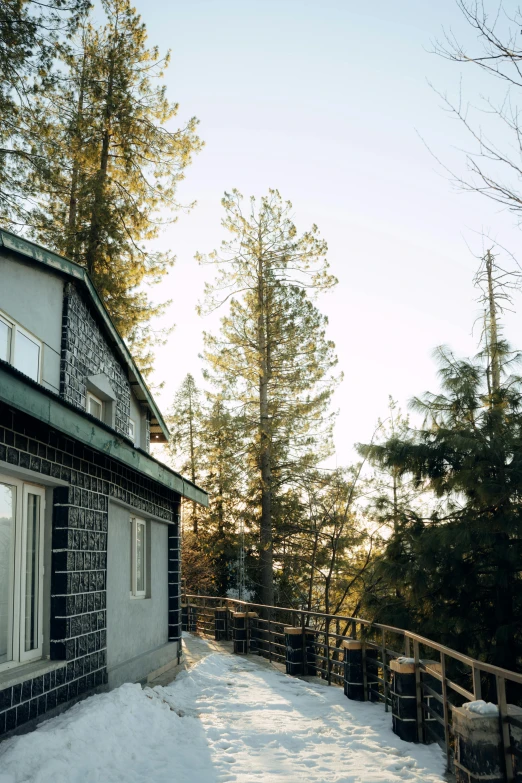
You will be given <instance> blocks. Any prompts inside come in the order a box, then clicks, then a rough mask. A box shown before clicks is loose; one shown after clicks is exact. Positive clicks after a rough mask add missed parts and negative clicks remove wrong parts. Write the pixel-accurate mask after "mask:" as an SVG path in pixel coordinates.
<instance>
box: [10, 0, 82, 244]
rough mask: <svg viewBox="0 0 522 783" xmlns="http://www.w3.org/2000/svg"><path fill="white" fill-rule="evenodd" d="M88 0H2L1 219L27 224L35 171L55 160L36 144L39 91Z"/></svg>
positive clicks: (15, 224)
mask: <svg viewBox="0 0 522 783" xmlns="http://www.w3.org/2000/svg"><path fill="white" fill-rule="evenodd" d="M88 6H89V3H88V1H87V0H69V2H67V3H64V2H63V0H48V2H46V3H39V2H35V1H34V0H2V2H1V3H0V220H1V221H2V222H3V223H4V224H6V225H8V226H11V227H13V228H17V227H19V226H20V225H22V226H23V225H25V224H26V223H27V220H28V211H29V209H30V204H31V199H33V198H34V197H35V196H36V194H35V193H34V191H33V189H32V188H31V174H34V172H36V171H40V172H42V170H45V169H47V167H48V165H49V162H48V161H46V160H44V159H42V157H41V156H40V155H39V154H38V151H37V149H36V141H37V138H38V136H39V135H40V134H41V133H43V132H45V129H44V128H43V127H42V126H40V127H38V125H37V122H36V117H35V116H33V104H34V101H35V97H36V96H37V95H38V94H39V93H40V92H41V91H42V90H45V89H49V88H50V87H51V86H52V84H53V82H54V80H55V73H54V72H53V71H54V65H55V61H56V57H57V52H58V48H59V47H61V48H62V50H64V46H65V45H66V39H67V35H70V34H71V33H72V32H73V31H74V29H75V28H76V27H77V26H78V24H79V23H80V20H81V19H82V17H83V15H84V13H85V12H86V10H87V8H88Z"/></svg>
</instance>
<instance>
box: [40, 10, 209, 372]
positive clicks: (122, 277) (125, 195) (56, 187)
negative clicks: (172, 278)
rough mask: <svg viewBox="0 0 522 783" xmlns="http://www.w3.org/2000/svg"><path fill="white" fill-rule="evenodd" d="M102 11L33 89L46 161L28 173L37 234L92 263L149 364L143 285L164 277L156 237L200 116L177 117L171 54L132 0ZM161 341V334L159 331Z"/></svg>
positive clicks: (165, 258)
mask: <svg viewBox="0 0 522 783" xmlns="http://www.w3.org/2000/svg"><path fill="white" fill-rule="evenodd" d="M103 10H104V12H105V16H106V20H105V23H104V24H102V25H101V26H96V25H95V24H94V22H93V21H92V19H91V18H90V17H88V16H86V17H85V18H84V19H83V22H82V25H81V29H80V30H79V31H78V34H77V35H76V36H75V37H74V38H73V39H72V41H71V44H70V46H68V47H67V48H63V47H62V50H61V51H62V57H61V68H60V71H59V73H58V75H57V76H56V78H55V79H54V80H53V84H52V89H51V88H49V89H47V90H45V91H44V92H43V93H41V94H40V95H39V96H38V100H36V99H35V108H34V109H33V113H32V119H33V123H34V125H35V127H34V128H33V132H34V136H35V138H36V139H37V141H36V142H35V145H36V148H37V152H38V155H39V157H40V159H41V160H43V161H48V164H49V165H47V166H44V167H38V168H36V169H35V170H34V171H33V173H32V177H31V178H30V186H31V190H32V192H33V193H35V194H39V198H38V199H37V203H36V204H35V206H34V207H33V209H32V210H31V215H30V224H31V226H32V233H33V235H34V236H35V237H36V238H37V239H38V240H39V241H41V242H42V243H43V244H45V245H46V246H48V247H52V248H54V249H56V250H57V251H58V252H60V253H62V254H64V255H66V256H67V257H68V258H71V259H72V260H73V261H75V262H77V263H79V264H81V265H82V266H85V267H86V268H87V270H88V271H89V274H90V275H91V278H92V280H93V282H94V284H95V286H96V288H97V290H98V292H99V294H100V296H101V297H102V299H103V301H104V303H105V305H106V307H107V309H108V310H109V313H110V314H111V316H112V318H113V320H114V322H115V323H116V326H117V327H118V329H119V331H120V333H121V334H122V335H123V337H125V338H126V339H127V340H128V341H129V344H130V347H131V350H132V351H133V353H134V355H135V357H136V358H137V360H138V362H139V364H140V368H141V369H142V371H144V372H145V374H147V372H148V371H150V368H151V363H152V353H151V348H152V346H153V344H154V341H155V337H156V335H155V334H154V332H153V331H152V329H151V327H150V319H151V318H152V317H153V316H155V315H158V314H160V313H161V312H162V311H163V309H164V307H165V305H166V304H168V303H164V304H163V305H159V306H158V305H153V304H152V303H151V301H150V298H149V296H148V294H147V292H146V290H145V289H144V287H143V286H144V284H147V283H148V284H151V283H158V282H159V281H160V280H161V279H162V277H163V275H165V273H166V272H167V271H168V269H169V268H170V267H171V266H172V264H173V262H174V257H173V256H172V255H171V254H170V253H168V252H167V253H160V252H151V251H150V250H149V249H148V248H149V245H148V243H149V242H150V240H153V239H155V238H156V237H157V236H158V235H159V232H160V230H161V228H162V227H163V226H165V225H167V224H170V223H172V222H173V221H174V220H175V219H176V215H175V213H176V211H177V209H178V207H179V205H178V203H177V201H176V190H177V186H178V183H179V182H180V180H182V179H183V177H184V170H185V168H186V167H187V166H188V165H189V163H190V162H191V158H192V155H193V154H194V153H196V152H198V151H199V149H200V148H201V142H200V140H199V138H198V137H197V135H196V127H197V120H196V119H195V118H192V119H190V120H189V122H188V123H187V124H186V125H185V126H184V127H181V128H178V129H176V128H175V127H173V122H174V120H175V117H176V115H177V112H178V105H177V104H174V103H172V102H170V101H169V100H168V99H167V97H166V93H165V86H164V85H162V84H161V79H162V77H163V73H164V69H165V68H166V67H167V66H168V62H169V55H168V54H167V55H166V56H165V57H162V56H161V55H160V53H159V51H158V49H157V48H156V47H152V48H149V47H148V46H147V31H146V28H145V25H144V24H143V22H142V20H141V18H140V16H139V15H138V14H137V13H136V11H135V9H134V8H133V7H132V6H131V5H130V3H129V0H103ZM160 339H161V338H160Z"/></svg>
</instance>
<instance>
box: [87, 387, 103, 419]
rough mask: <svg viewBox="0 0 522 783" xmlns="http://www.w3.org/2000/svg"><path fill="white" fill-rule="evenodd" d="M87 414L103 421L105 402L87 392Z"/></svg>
mask: <svg viewBox="0 0 522 783" xmlns="http://www.w3.org/2000/svg"><path fill="white" fill-rule="evenodd" d="M87 413H90V414H91V416H96V418H97V419H100V420H101V421H103V402H102V401H101V400H100V399H99V397H95V396H94V394H92V392H87Z"/></svg>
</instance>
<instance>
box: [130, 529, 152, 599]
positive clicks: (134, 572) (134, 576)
mask: <svg viewBox="0 0 522 783" xmlns="http://www.w3.org/2000/svg"><path fill="white" fill-rule="evenodd" d="M140 527H142V528H143V586H144V589H143V590H138V568H137V566H138V558H137V550H138V529H139V528H140ZM131 531H132V532H131V536H132V540H131V597H132V598H146V597H147V577H148V574H147V559H148V552H147V523H146V522H145V520H144V519H140V518H139V517H132V518H131Z"/></svg>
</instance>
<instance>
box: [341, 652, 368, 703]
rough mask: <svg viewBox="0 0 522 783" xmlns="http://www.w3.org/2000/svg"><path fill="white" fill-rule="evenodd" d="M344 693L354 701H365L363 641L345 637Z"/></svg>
mask: <svg viewBox="0 0 522 783" xmlns="http://www.w3.org/2000/svg"><path fill="white" fill-rule="evenodd" d="M343 649H344V693H345V696H348V698H349V699H353V700H354V701H364V681H363V665H362V642H358V641H356V640H355V639H343Z"/></svg>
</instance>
